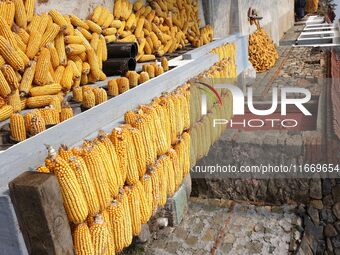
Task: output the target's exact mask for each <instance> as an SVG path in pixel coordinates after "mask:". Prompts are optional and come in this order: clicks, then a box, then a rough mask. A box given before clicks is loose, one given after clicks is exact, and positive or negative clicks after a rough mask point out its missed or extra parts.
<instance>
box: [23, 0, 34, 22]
mask: <svg viewBox="0 0 340 255" xmlns="http://www.w3.org/2000/svg"><path fill="white" fill-rule="evenodd" d="M34 2H35V1H34V0H26V1H25V10H26V16H27V22H31V21H32V19H33V15H34Z"/></svg>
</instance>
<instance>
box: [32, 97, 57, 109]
mask: <svg viewBox="0 0 340 255" xmlns="http://www.w3.org/2000/svg"><path fill="white" fill-rule="evenodd" d="M52 99H53V96H51V95H48V96H37V97H30V98H28V99H27V102H26V105H27V107H28V108H39V107H45V106H48V105H49V104H50V103H51V101H52Z"/></svg>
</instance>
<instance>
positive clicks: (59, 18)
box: [48, 10, 68, 30]
mask: <svg viewBox="0 0 340 255" xmlns="http://www.w3.org/2000/svg"><path fill="white" fill-rule="evenodd" d="M48 14H49V15H50V16H51V17H52V19H53V22H54V23H56V24H57V25H59V26H60V28H61V29H62V30H65V29H66V28H67V26H68V23H67V21H66V20H65V18H64V16H63V15H62V14H61V13H60V12H58V11H57V10H51V11H49V12H48Z"/></svg>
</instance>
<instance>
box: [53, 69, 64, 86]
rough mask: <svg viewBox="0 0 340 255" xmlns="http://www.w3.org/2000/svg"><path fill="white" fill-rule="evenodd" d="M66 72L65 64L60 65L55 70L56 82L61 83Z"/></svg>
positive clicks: (54, 77) (54, 78)
mask: <svg viewBox="0 0 340 255" xmlns="http://www.w3.org/2000/svg"><path fill="white" fill-rule="evenodd" d="M64 72H65V67H64V66H58V67H57V69H56V70H55V72H54V76H53V80H54V82H55V83H59V84H60V83H61V79H62V78H63V74H64Z"/></svg>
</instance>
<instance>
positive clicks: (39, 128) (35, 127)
mask: <svg viewBox="0 0 340 255" xmlns="http://www.w3.org/2000/svg"><path fill="white" fill-rule="evenodd" d="M45 130H46V125H45V121H44V119H43V118H42V117H41V116H40V115H33V116H32V118H31V122H30V127H29V131H30V134H31V135H32V136H33V135H37V134H39V133H41V132H43V131H45Z"/></svg>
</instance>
